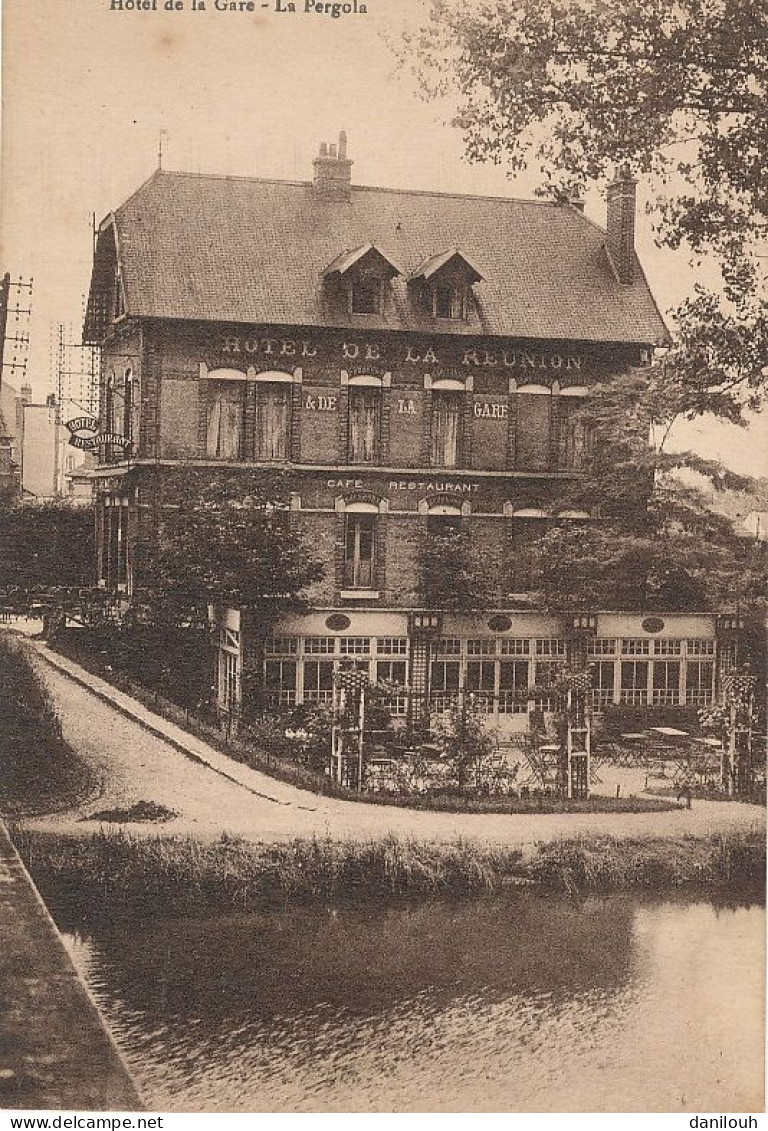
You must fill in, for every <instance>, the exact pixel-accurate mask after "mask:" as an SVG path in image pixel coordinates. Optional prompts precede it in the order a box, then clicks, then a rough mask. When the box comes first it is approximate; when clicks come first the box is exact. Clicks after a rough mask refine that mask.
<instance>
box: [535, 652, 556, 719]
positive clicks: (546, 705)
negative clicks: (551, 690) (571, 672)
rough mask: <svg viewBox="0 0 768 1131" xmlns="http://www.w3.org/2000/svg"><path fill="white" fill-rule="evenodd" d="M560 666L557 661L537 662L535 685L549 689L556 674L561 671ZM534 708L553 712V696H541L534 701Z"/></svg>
mask: <svg viewBox="0 0 768 1131" xmlns="http://www.w3.org/2000/svg"><path fill="white" fill-rule="evenodd" d="M562 666H563V665H562V663H559V662H558V661H557V660H537V661H536V676H535V683H536V684H537V685H538V686H539V687H544V688H547V687H551V685H552V684H553V683H554V682H555V679H556V678H557V674H558V672H559V671H561V669H562ZM536 706H537V707H538V708H539V709H540V710H542V711H554V709H555V700H554V696H543V697H542V698H541V699H538V700H537V701H536Z"/></svg>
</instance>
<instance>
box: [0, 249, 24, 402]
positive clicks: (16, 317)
mask: <svg viewBox="0 0 768 1131" xmlns="http://www.w3.org/2000/svg"><path fill="white" fill-rule="evenodd" d="M12 291H16V292H17V294H16V297H15V305H13V306H11V292H12ZM22 295H25V296H26V298H27V301H28V302H29V303H30V305H29V306H20V305H19V302H20V299H21V296H22ZM31 300H32V279H30V280H29V281H28V282H25V281H24V279H18V280H12V279H11V276H10V273H9V272H8V271H6V273H5V274H4V275H3V277H2V279H1V280H0V390H1V389H2V387H3V375H4V373H5V372H6V371H7V370H9V369H11V370H14V369H20V370H21V376H22V377H23V376H24V374H25V373H26V369H27V350H28V348H29V329H28V322H27V319H28V318H29V316H30V314H31V313H32V309H31ZM9 317H12V318H13V327H12V329H13V333H9V332H8V319H9ZM25 326H26V327H27V328H26V329H25ZM9 343H10V344H11V352H10V358H9V357H8V356H7V349H6V347H7V346H8V344H9Z"/></svg>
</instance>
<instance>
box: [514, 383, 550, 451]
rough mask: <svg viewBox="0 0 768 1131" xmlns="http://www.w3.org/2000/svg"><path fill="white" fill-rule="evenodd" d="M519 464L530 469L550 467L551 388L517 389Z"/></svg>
mask: <svg viewBox="0 0 768 1131" xmlns="http://www.w3.org/2000/svg"><path fill="white" fill-rule="evenodd" d="M516 408H517V425H516V432H515V465H516V466H517V467H520V468H524V469H525V470H526V471H546V470H547V468H548V467H549V462H550V451H549V445H550V427H551V413H552V395H551V390H550V389H548V388H546V387H545V386H543V385H525V386H522V387H521V388H520V389H519V390H518V393H517V398H516Z"/></svg>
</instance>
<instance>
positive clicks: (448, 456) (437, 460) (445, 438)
mask: <svg viewBox="0 0 768 1131" xmlns="http://www.w3.org/2000/svg"><path fill="white" fill-rule="evenodd" d="M462 405H463V398H462V395H461V393H459V392H445V391H443V390H438V391H436V392H433V393H432V465H433V467H456V465H457V463H458V459H459V432H460V428H461V410H462Z"/></svg>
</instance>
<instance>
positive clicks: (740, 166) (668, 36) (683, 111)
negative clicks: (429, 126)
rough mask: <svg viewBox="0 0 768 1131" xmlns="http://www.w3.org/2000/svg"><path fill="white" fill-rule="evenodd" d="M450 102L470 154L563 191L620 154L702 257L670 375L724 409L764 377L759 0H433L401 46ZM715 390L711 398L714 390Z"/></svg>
mask: <svg viewBox="0 0 768 1131" xmlns="http://www.w3.org/2000/svg"><path fill="white" fill-rule="evenodd" d="M403 54H404V56H405V58H406V59H407V60H408V61H409V62H410V63H411V64H412V65H413V67H414V69H415V70H416V72H417V74H418V77H419V80H420V82H421V85H422V88H423V91H424V93H425V95H426V96H427V97H442V96H445V97H448V98H450V99H451V100H452V102H453V103H454V104H458V113H457V115H456V117H455V118H454V124H455V125H457V126H458V127H459V128H461V130H462V131H463V134H464V141H465V146H466V151H467V154H468V156H469V157H470V159H473V160H476V161H493V162H496V163H504V164H506V165H507V166H508V167H509V168H510V170H511V171H513V172H514V171H518V170H521V169H523V168H528V169H529V170H536V169H539V170H540V172H541V184H540V191H541V192H543V193H547V194H550V195H554V196H555V197H558V196H560V197H566V198H572V197H573V196H574V195H577V194H579V193H580V192H581V191H582V190H583V189H584V187H585V185H586V184H587V182H590V181H591V182H598V183H605V181H606V180H607V179H609V178H610V177H611V176H612V174H613V170H614V168H615V167H616V166H618V165H624V164H628V165H629V166H630V167H631V169H632V170H633V172H635V173H636V174H638V175H640V176H642V177H643V178H644V179H645V180H646V181H647V183H648V185H649V190H650V191H649V199H650V204H649V206H648V207H649V211H651V212H652V213H653V215H654V219H655V226H656V233H657V238H658V240H659V242H661V243H662V244H664V245H666V246H667V247H670V248H679V247H684V248H687V249H688V250H689V252H690V253H691V254H692V255H693V256H694V257H700V256H705V257H711V258H713V259H714V260H715V261H716V262H717V263H718V264H719V267H720V271H721V274H722V293H720V290H718V291H717V292H714V291H708V290H706V289H705V288H704V287H703V286H697V287H696V289H695V292H694V294H693V295H692V296H691V297H690V298H689V300H688V301H687V302H685V303H684V304H683V305H682V306H681V307H680V309H679V310H678V311H677V314H676V321H677V323H678V328H679V345H678V347H677V348H676V349H675V350H674V351H673V353H672V355H671V356H670V358H669V359H668V361H667V374H668V376H669V375H670V374H672V372H673V371H674V374H675V376H674V380H675V382H676V384H677V385H678V386H679V388H680V389H683V388H686V387H687V388H688V389H689V391H690V393H691V394H692V400H691V402H690V405H691V407H692V408H693V409H694V410H695V411H712V410H714V411H720V410H724V411H725V414H726V415H727V416H728V417H729V418H730V419H736V418H738V416H739V412H740V409H741V408H742V407H743V406H745V405H754V403H755V398H756V397H757V396H758V395H759V393H760V391H761V390H762V389H764V386H765V373H764V372H763V368H764V366H765V357H766V352H767V351H766V346H767V345H768V322H767V320H766V304H765V302H764V298H763V294H762V292H761V283H762V282H764V270H762V269H761V263H762V264H763V265H764V263H765V258H764V257H763V258H762V259H761V258H760V252H761V250H762V251H763V252H764V250H765V248H764V241H765V234H766V210H767V209H768V177H766V173H765V161H764V154H765V152H766V150H767V149H768V114H766V113H765V106H766V93H767V91H766V86H767V85H768V9H767V8H766V6H765V5H762V4H755V3H753V2H752V0H680V2H679V3H676V4H669V3H668V2H667V0H574V2H572V3H569V4H563V3H561V2H560V0H495V2H488V3H485V2H479V3H475V4H470V5H467V4H466V3H464V2H463V0H430V3H429V5H428V15H427V17H426V18H425V19H424V21H423V22H422V24H421V26H420V27H419V28H418V29H417V30H415V31H410V32H409V33H408V34H407V35H406V37H405V47H404V52H403ZM710 396H712V397H713V398H714V399H713V400H711V401H710V400H709V399H708V397H710Z"/></svg>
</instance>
